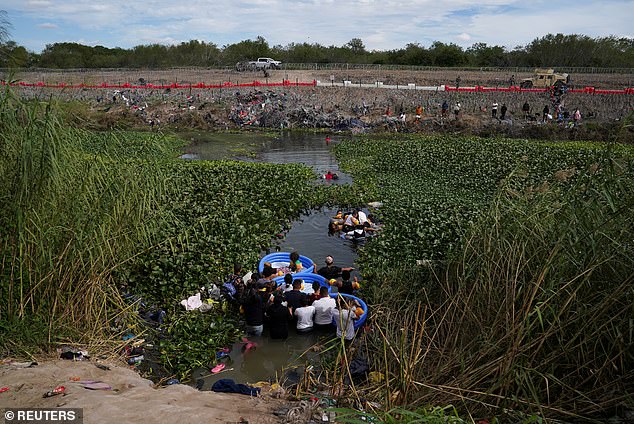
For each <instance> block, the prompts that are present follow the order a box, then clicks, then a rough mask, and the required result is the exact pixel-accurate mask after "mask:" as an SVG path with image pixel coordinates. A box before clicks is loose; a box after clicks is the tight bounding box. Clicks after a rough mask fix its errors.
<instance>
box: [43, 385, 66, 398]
mask: <svg viewBox="0 0 634 424" xmlns="http://www.w3.org/2000/svg"><path fill="white" fill-rule="evenodd" d="M65 393H66V387H64V386H57V387H55V388H54V389H52V390H49V391H48V392H46V393H44V396H43V397H45V398H48V397H53V396H57V395H63V394H65Z"/></svg>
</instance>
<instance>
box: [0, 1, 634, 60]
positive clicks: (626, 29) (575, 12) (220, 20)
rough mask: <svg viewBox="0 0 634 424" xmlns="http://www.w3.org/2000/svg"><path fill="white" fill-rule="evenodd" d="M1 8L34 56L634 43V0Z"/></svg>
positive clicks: (8, 4) (20, 4)
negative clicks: (94, 51) (239, 47)
mask: <svg viewBox="0 0 634 424" xmlns="http://www.w3.org/2000/svg"><path fill="white" fill-rule="evenodd" d="M0 10H4V11H6V12H7V18H8V20H9V22H10V23H11V26H12V28H11V29H10V35H11V37H10V38H11V39H12V40H14V41H15V42H16V43H17V44H19V45H22V46H25V47H26V48H27V49H28V50H30V51H33V52H36V53H39V52H41V51H42V50H43V49H44V48H45V47H46V45H47V44H52V43H56V42H75V43H80V44H85V45H90V46H95V45H102V46H105V47H122V48H126V49H127V48H130V47H134V46H137V45H140V44H153V43H160V44H178V43H180V42H184V41H189V40H201V41H205V42H212V43H215V44H216V45H218V47H222V46H224V45H227V44H232V43H236V42H239V41H242V40H247V39H255V38H256V37H257V36H262V37H264V38H265V39H266V40H267V41H268V43H269V45H270V46H275V45H282V46H285V45H287V44H289V43H303V42H308V43H311V44H312V43H319V44H321V45H324V46H331V45H336V46H342V45H344V44H346V43H347V42H348V41H350V40H351V39H352V38H360V39H361V40H362V41H363V43H364V44H365V46H366V48H367V49H368V50H391V49H398V48H402V47H405V45H407V44H408V43H419V44H421V45H423V46H425V47H428V46H430V45H431V43H432V42H434V41H442V42H444V43H455V44H458V45H460V46H462V47H469V46H471V45H473V44H474V43H486V44H488V45H500V46H505V47H506V48H507V49H513V48H515V47H516V46H523V45H526V44H527V43H529V42H530V41H532V40H533V39H535V38H537V37H542V36H544V35H546V34H548V33H552V34H556V33H563V34H584V35H588V36H591V37H602V36H610V35H615V36H618V37H634V0H603V1H589V0H575V1H573V0H564V1H553V0H550V1H543V0H479V1H471V0H409V1H405V0H292V1H291V0H180V1H179V0H136V1H134V0H132V1H131V0H0Z"/></svg>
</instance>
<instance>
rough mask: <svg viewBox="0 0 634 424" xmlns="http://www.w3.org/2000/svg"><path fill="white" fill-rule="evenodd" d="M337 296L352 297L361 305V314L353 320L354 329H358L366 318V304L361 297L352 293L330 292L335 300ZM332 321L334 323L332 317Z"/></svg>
mask: <svg viewBox="0 0 634 424" xmlns="http://www.w3.org/2000/svg"><path fill="white" fill-rule="evenodd" d="M337 296H343V297H344V298H346V299H353V300H355V301H356V302H357V303H358V304H359V305H361V308H362V309H363V315H361V316H360V317H359V318H358V319H356V320H355V321H354V329H355V330H358V329H359V328H360V327H361V326H362V325H363V324H364V323H365V320H366V319H367V318H368V305H367V304H366V303H365V302H364V301H363V300H362V299H361V298H358V297H357V296H355V295H352V294H343V293H330V297H332V298H334V299H335V300H337ZM332 323H333V324H335V320H334V318H333V320H332ZM335 325H336V324H335Z"/></svg>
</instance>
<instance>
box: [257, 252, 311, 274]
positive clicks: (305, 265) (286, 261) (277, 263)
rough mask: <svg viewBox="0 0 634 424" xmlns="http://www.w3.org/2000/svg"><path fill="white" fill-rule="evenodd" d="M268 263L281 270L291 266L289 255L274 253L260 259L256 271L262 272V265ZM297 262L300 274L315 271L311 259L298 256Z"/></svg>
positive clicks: (287, 253)
mask: <svg viewBox="0 0 634 424" xmlns="http://www.w3.org/2000/svg"><path fill="white" fill-rule="evenodd" d="M265 262H268V263H270V264H271V266H272V267H273V268H282V267H288V266H289V265H290V264H291V254H290V253H289V252H275V253H271V254H268V255H266V256H265V257H263V258H262V259H260V264H259V265H258V271H259V272H260V273H261V272H262V271H264V263H265ZM299 262H300V263H301V264H302V269H301V271H300V272H301V273H308V272H313V271H315V263H314V262H313V261H312V259H310V258H308V257H306V256H303V255H299Z"/></svg>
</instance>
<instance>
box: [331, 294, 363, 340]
mask: <svg viewBox="0 0 634 424" xmlns="http://www.w3.org/2000/svg"><path fill="white" fill-rule="evenodd" d="M332 317H333V319H334V320H335V325H336V326H337V337H342V336H343V338H344V340H345V342H346V344H348V343H349V342H351V341H352V339H354V320H355V319H357V314H355V313H354V312H352V310H351V308H350V304H349V303H348V301H347V300H346V299H341V300H340V306H339V308H338V309H337V308H335V309H333V311H332Z"/></svg>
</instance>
